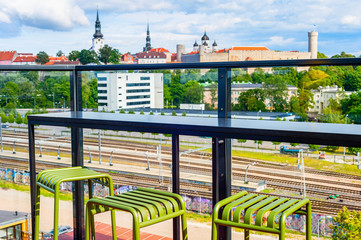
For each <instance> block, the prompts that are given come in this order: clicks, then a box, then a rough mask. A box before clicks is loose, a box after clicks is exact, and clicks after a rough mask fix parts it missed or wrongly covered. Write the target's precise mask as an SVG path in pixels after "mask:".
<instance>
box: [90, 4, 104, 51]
mask: <svg viewBox="0 0 361 240" xmlns="http://www.w3.org/2000/svg"><path fill="white" fill-rule="evenodd" d="M92 43H93V44H92V47H91V50H94V51H95V52H96V53H99V49H101V48H103V47H104V39H103V34H102V32H101V25H100V21H99V12H98V9H97V20H96V21H95V33H94V35H93V40H92Z"/></svg>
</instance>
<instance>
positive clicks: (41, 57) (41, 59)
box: [35, 51, 49, 64]
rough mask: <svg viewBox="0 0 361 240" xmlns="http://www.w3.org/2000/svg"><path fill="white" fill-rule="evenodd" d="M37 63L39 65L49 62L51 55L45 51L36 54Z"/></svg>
mask: <svg viewBox="0 0 361 240" xmlns="http://www.w3.org/2000/svg"><path fill="white" fill-rule="evenodd" d="M35 62H36V63H39V64H45V63H47V62H49V55H48V54H47V53H46V52H44V51H40V52H38V54H36V59H35Z"/></svg>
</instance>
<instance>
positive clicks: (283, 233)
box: [279, 222, 286, 240]
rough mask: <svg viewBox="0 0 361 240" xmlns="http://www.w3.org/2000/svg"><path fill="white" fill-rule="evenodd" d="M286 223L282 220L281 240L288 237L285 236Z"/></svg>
mask: <svg viewBox="0 0 361 240" xmlns="http://www.w3.org/2000/svg"><path fill="white" fill-rule="evenodd" d="M285 228H286V226H285V223H283V224H281V222H280V235H279V236H280V237H279V240H285V239H286V236H285Z"/></svg>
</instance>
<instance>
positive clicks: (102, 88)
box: [97, 72, 164, 111]
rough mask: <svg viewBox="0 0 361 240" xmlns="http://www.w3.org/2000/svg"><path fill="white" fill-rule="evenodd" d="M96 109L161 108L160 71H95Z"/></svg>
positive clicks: (161, 75)
mask: <svg viewBox="0 0 361 240" xmlns="http://www.w3.org/2000/svg"><path fill="white" fill-rule="evenodd" d="M97 79H98V110H99V111H102V110H103V109H104V110H105V111H116V110H119V109H121V108H124V109H135V108H163V107H164V97H163V74H162V73H119V72H106V73H97Z"/></svg>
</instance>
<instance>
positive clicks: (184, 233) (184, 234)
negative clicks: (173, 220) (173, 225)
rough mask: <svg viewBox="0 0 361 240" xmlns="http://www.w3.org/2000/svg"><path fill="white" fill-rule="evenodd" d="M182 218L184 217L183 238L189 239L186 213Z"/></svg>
mask: <svg viewBox="0 0 361 240" xmlns="http://www.w3.org/2000/svg"><path fill="white" fill-rule="evenodd" d="M181 218H182V236H183V240H188V229H187V219H186V214H185V213H183V214H182V217H181Z"/></svg>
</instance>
